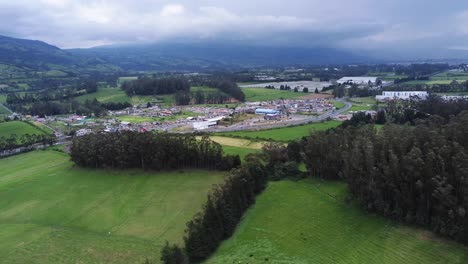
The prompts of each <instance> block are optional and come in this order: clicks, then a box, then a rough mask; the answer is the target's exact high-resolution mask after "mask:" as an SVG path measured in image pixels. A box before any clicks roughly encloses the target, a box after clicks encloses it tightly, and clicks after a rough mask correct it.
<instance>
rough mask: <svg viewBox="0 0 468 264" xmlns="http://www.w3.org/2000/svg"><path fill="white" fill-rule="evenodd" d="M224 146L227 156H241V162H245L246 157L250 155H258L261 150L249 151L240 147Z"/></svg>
mask: <svg viewBox="0 0 468 264" xmlns="http://www.w3.org/2000/svg"><path fill="white" fill-rule="evenodd" d="M222 146H223V151H224V153H225V154H228V155H239V157H240V158H241V160H244V158H245V156H247V155H248V154H250V153H256V152H258V151H259V150H256V149H249V148H240V147H232V146H225V145H222Z"/></svg>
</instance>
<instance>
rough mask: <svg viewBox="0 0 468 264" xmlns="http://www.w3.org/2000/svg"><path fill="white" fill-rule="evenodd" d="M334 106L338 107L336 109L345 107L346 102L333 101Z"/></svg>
mask: <svg viewBox="0 0 468 264" xmlns="http://www.w3.org/2000/svg"><path fill="white" fill-rule="evenodd" d="M333 106H334V107H336V109H340V108H343V107H345V104H344V103H343V102H340V101H333Z"/></svg>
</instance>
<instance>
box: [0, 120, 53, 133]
mask: <svg viewBox="0 0 468 264" xmlns="http://www.w3.org/2000/svg"><path fill="white" fill-rule="evenodd" d="M11 134H16V135H17V136H18V137H20V136H22V135H24V134H30V135H32V134H44V132H42V131H41V130H39V129H37V128H35V127H34V126H32V125H30V124H27V123H25V122H21V121H11V122H4V123H0V137H2V136H4V137H9V136H10V135H11Z"/></svg>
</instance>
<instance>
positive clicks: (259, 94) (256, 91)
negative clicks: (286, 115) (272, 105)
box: [242, 88, 306, 102]
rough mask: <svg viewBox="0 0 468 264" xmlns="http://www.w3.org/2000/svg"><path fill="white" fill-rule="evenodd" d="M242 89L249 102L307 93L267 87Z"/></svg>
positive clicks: (288, 97) (298, 95)
mask: <svg viewBox="0 0 468 264" xmlns="http://www.w3.org/2000/svg"><path fill="white" fill-rule="evenodd" d="M242 91H243V92H244V94H245V100H246V101H249V102H258V101H271V100H279V99H293V98H297V97H301V96H304V95H306V93H300V92H297V93H295V92H293V91H284V90H275V89H265V88H242Z"/></svg>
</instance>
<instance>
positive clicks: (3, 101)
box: [0, 94, 7, 104]
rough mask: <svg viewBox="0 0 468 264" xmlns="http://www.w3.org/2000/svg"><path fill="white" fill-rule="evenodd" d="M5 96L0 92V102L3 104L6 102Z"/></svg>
mask: <svg viewBox="0 0 468 264" xmlns="http://www.w3.org/2000/svg"><path fill="white" fill-rule="evenodd" d="M6 99H7V96H6V95H4V94H0V104H3V103H5V102H6Z"/></svg>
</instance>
